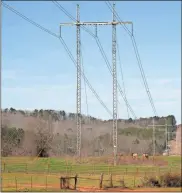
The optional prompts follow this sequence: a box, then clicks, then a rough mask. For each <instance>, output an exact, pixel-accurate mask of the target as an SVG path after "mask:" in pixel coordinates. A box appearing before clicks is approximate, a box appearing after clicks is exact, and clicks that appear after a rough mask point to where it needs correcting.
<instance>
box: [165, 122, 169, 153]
mask: <svg viewBox="0 0 182 193" xmlns="http://www.w3.org/2000/svg"><path fill="white" fill-rule="evenodd" d="M165 132H166V150H167V149H168V126H167V121H166V124H165Z"/></svg>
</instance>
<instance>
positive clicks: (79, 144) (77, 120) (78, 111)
mask: <svg viewBox="0 0 182 193" xmlns="http://www.w3.org/2000/svg"><path fill="white" fill-rule="evenodd" d="M79 23H80V8H79V5H77V24H76V28H77V30H76V31H77V93H76V97H77V100H76V103H77V105H76V111H77V118H76V125H77V148H76V149H77V156H78V157H79V158H80V156H81V126H82V125H81V124H82V122H81V121H82V120H81V62H80V58H81V55H80V24H79Z"/></svg>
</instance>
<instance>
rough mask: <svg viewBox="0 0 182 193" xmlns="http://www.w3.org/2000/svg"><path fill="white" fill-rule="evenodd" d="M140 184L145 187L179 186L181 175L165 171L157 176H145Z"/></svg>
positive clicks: (180, 184) (181, 184)
mask: <svg viewBox="0 0 182 193" xmlns="http://www.w3.org/2000/svg"><path fill="white" fill-rule="evenodd" d="M142 185H143V186H145V187H181V186H182V181H181V175H179V174H171V173H167V174H164V175H162V176H159V177H154V176H151V177H145V178H144V179H143V184H142Z"/></svg>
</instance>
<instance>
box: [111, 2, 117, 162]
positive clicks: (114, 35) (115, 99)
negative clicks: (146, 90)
mask: <svg viewBox="0 0 182 193" xmlns="http://www.w3.org/2000/svg"><path fill="white" fill-rule="evenodd" d="M115 20H116V19H115V4H113V24H112V65H113V150H114V165H116V158H117V112H118V111H117V69H116V24H114V23H115Z"/></svg>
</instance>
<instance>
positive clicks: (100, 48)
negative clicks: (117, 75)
mask: <svg viewBox="0 0 182 193" xmlns="http://www.w3.org/2000/svg"><path fill="white" fill-rule="evenodd" d="M52 2H53V3H54V4H55V5H56V6H57V7H58V8H59V9H60V10H61V11H62V12H63V13H65V14H66V15H67V16H68V17H69V18H70V19H71V20H73V21H75V22H76V19H75V18H74V17H73V16H72V15H71V14H70V13H69V12H68V11H66V9H65V8H64V7H63V6H61V5H60V4H59V3H58V2H57V1H52ZM81 28H83V29H84V30H85V31H86V32H87V33H89V34H90V35H91V36H92V37H93V38H94V39H95V40H96V43H97V46H98V47H99V50H100V52H101V54H102V57H103V58H104V61H105V63H106V65H107V67H108V69H109V71H110V73H111V75H112V68H111V65H110V63H109V61H108V59H107V56H106V54H105V52H104V49H103V47H102V44H101V42H100V39H99V38H98V36H97V33H96V34H93V33H92V32H91V31H90V30H89V29H87V28H86V27H85V26H83V25H81ZM117 85H118V90H119V92H120V94H121V96H122V97H123V99H124V101H125V103H126V105H127V106H128V108H129V110H130V112H131V113H132V115H133V116H134V118H135V119H136V118H137V117H136V115H135V113H134V111H133V109H132V108H131V106H130V104H129V103H128V100H127V98H126V97H125V95H124V93H123V91H122V89H121V86H120V84H119V83H118V81H117ZM118 102H119V101H118Z"/></svg>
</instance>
